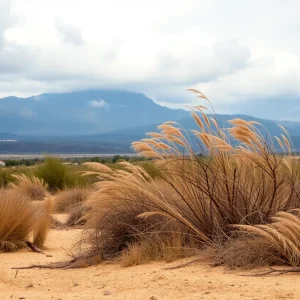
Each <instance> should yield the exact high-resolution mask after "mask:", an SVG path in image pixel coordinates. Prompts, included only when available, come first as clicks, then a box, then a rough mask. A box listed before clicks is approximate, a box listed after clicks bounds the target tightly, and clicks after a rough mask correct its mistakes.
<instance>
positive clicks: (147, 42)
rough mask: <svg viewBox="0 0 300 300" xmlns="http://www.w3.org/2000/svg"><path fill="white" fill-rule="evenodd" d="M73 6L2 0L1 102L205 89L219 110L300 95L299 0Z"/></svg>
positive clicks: (177, 94)
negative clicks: (93, 92) (46, 95)
mask: <svg viewBox="0 0 300 300" xmlns="http://www.w3.org/2000/svg"><path fill="white" fill-rule="evenodd" d="M73 2H74V3H72V7H71V8H70V1H69V0H52V1H46V0H27V1H23V0H14V1H13V0H11V1H9V0H1V2H0V91H1V92H0V96H5V95H24V96H25V95H33V94H39V93H42V92H61V91H73V90H77V89H89V88H120V89H125V90H133V91H137V92H144V93H146V94H147V95H148V96H150V97H152V98H154V99H155V100H156V101H158V102H161V103H162V102H163V103H164V104H166V105H169V106H173V107H184V105H185V104H186V103H196V101H195V100H194V98H193V97H192V96H190V95H189V94H188V93H186V92H185V90H186V88H189V87H197V88H199V89H200V90H201V91H203V92H204V93H205V94H206V95H207V96H208V97H209V98H210V99H211V100H212V102H213V103H214V104H215V105H216V106H217V108H218V109H219V112H225V111H226V112H230V111H234V110H237V109H238V110H239V111H242V112H243V110H245V107H247V105H246V104H247V103H249V102H250V101H252V102H255V101H256V100H255V99H262V98H266V97H269V98H270V97H271V98H272V97H278V96H279V95H284V94H286V95H294V96H295V97H296V96H299V99H300V88H299V79H300V55H299V53H300V40H299V39H298V33H299V30H300V19H299V16H298V11H299V10H300V2H297V1H293V0H287V1H280V0H276V1H271V0H261V1H259V6H258V3H257V2H256V1H251V0H248V1H247V0H245V1H240V0H226V1H225V0H186V1H181V0H178V1H177V0H175V1H171V0H163V1H147V0H128V1H123V0H111V1H105V0H78V1H73ZM253 16H255V18H254V17H253ZM16 19H17V20H19V21H18V23H16V22H15V20H16ZM79 46H80V47H79ZM95 101H97V100H95ZM197 101H198V100H197ZM257 101H260V100H257ZM256 103H259V102H256ZM293 103H294V104H293V105H295V103H296V102H293ZM99 105H101V103H100V104H99ZM299 106H300V104H299ZM98 107H99V106H98ZM256 107H257V110H259V109H260V106H259V105H256ZM299 118H300V117H299Z"/></svg>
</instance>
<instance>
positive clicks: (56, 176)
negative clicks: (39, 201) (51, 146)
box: [35, 156, 69, 191]
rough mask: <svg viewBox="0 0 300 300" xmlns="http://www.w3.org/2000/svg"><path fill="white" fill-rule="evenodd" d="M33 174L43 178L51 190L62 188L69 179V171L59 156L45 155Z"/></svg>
mask: <svg viewBox="0 0 300 300" xmlns="http://www.w3.org/2000/svg"><path fill="white" fill-rule="evenodd" d="M35 175H36V176H37V177H38V178H40V179H42V180H44V181H45V182H46V183H47V184H48V186H49V189H50V190H51V191H56V190H58V189H62V188H64V186H65V185H66V184H67V183H68V180H69V172H68V168H67V166H66V165H63V164H62V162H61V160H60V159H59V158H55V157H50V156H49V157H46V158H45V161H44V163H42V164H41V165H38V166H37V167H36V170H35Z"/></svg>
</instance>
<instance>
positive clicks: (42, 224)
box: [33, 197, 53, 247]
mask: <svg viewBox="0 0 300 300" xmlns="http://www.w3.org/2000/svg"><path fill="white" fill-rule="evenodd" d="M33 205H34V211H35V215H36V222H35V224H34V227H33V243H34V244H35V245H36V246H37V247H43V245H44V243H45V241H46V238H47V235H48V231H49V229H50V224H51V213H52V211H53V203H52V198H51V197H48V198H47V199H45V200H44V201H42V202H41V201H35V203H33Z"/></svg>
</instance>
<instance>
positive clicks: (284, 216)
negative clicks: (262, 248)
mask: <svg viewBox="0 0 300 300" xmlns="http://www.w3.org/2000/svg"><path fill="white" fill-rule="evenodd" d="M299 212H300V210H299V209H296V210H293V211H292V212H283V211H281V212H278V213H277V214H276V215H275V216H274V217H272V218H271V220H272V222H271V223H270V224H260V225H232V226H234V227H236V228H238V229H239V230H240V231H242V232H243V233H244V234H246V235H250V236H258V237H260V239H261V240H263V241H264V242H265V244H267V245H268V246H269V247H271V248H272V249H273V252H274V251H276V252H277V253H278V256H280V257H282V259H283V260H285V261H286V262H287V263H288V264H289V265H292V266H299V265H300V217H299V215H297V214H299Z"/></svg>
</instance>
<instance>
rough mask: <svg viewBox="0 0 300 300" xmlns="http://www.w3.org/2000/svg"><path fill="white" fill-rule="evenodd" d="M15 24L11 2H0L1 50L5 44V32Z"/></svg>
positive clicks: (5, 0)
mask: <svg viewBox="0 0 300 300" xmlns="http://www.w3.org/2000/svg"><path fill="white" fill-rule="evenodd" d="M13 24H14V19H13V18H12V17H11V1H10V0H1V1H0V49H1V48H2V47H3V46H4V44H5V36H4V34H5V32H6V30H7V29H8V28H9V27H10V26H11V25H13Z"/></svg>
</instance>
